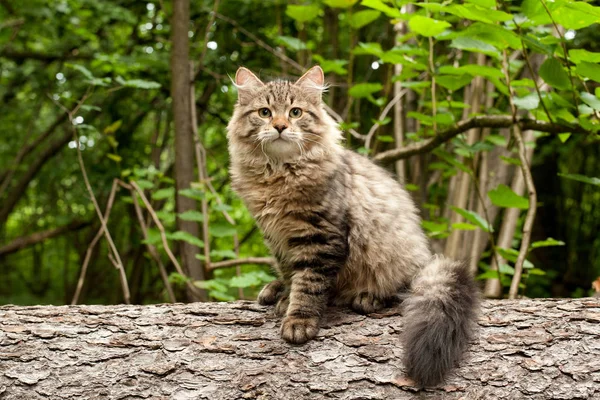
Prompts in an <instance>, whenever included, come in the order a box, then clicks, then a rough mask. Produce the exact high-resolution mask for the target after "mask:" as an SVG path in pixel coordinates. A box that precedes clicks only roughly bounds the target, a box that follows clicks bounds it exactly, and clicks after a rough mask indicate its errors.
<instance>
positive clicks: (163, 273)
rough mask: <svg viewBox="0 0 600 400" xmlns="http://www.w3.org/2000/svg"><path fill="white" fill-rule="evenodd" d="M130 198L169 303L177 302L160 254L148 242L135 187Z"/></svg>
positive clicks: (146, 229)
mask: <svg viewBox="0 0 600 400" xmlns="http://www.w3.org/2000/svg"><path fill="white" fill-rule="evenodd" d="M131 198H132V199H133V207H134V208H135V214H136V216H137V218H138V221H139V223H140V228H141V229H142V235H143V237H144V240H145V241H146V247H147V248H148V252H149V253H150V255H151V256H152V258H154V261H156V264H157V265H158V270H159V272H160V277H161V278H162V280H163V282H164V284H165V288H166V289H167V294H168V295H169V301H170V302H171V303H175V302H177V299H176V298H175V293H174V292H173V287H172V286H171V282H169V276H168V275H167V270H166V268H165V266H164V265H163V262H162V260H161V259H160V256H159V255H158V251H156V247H154V245H151V244H150V243H148V227H147V226H146V223H145V222H144V215H143V214H142V208H141V207H140V203H139V201H138V199H137V195H136V193H135V189H133V188H131Z"/></svg>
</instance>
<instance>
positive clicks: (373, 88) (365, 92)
mask: <svg viewBox="0 0 600 400" xmlns="http://www.w3.org/2000/svg"><path fill="white" fill-rule="evenodd" d="M381 89H383V85H382V84H381V83H359V84H357V85H354V86H352V88H350V90H348V94H349V95H350V96H352V97H356V98H364V97H369V96H370V95H372V94H373V93H375V92H379V91H380V90H381Z"/></svg>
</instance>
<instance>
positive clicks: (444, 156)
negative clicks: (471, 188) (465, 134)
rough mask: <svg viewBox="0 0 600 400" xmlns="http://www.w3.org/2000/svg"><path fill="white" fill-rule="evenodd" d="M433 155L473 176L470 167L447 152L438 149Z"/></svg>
mask: <svg viewBox="0 0 600 400" xmlns="http://www.w3.org/2000/svg"><path fill="white" fill-rule="evenodd" d="M408 114H410V113H408ZM408 116H410V115H408ZM433 154H435V155H436V156H438V157H439V158H441V159H442V160H444V161H446V162H447V163H448V164H450V165H452V166H453V167H455V168H458V169H460V170H461V171H463V172H466V173H467V174H469V175H470V174H472V171H471V169H470V168H469V167H467V166H466V165H465V164H464V163H461V162H458V161H457V160H456V159H455V158H454V157H453V156H452V155H450V154H448V153H447V152H446V151H444V150H442V149H440V148H437V149H435V150H434V151H433Z"/></svg>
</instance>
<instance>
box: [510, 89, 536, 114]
mask: <svg viewBox="0 0 600 400" xmlns="http://www.w3.org/2000/svg"><path fill="white" fill-rule="evenodd" d="M513 102H514V103H515V105H516V106H517V107H518V108H520V109H523V110H534V109H536V108H538V106H539V105H540V98H539V97H538V95H537V93H530V94H528V95H527V96H525V97H513Z"/></svg>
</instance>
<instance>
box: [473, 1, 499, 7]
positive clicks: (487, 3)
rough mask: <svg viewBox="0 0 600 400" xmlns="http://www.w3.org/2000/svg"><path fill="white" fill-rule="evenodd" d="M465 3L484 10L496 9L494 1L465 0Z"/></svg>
mask: <svg viewBox="0 0 600 400" xmlns="http://www.w3.org/2000/svg"><path fill="white" fill-rule="evenodd" d="M467 2H469V3H473V4H476V5H478V6H480V7H485V8H495V7H496V0H467Z"/></svg>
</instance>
